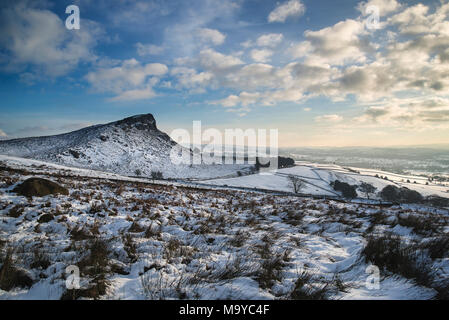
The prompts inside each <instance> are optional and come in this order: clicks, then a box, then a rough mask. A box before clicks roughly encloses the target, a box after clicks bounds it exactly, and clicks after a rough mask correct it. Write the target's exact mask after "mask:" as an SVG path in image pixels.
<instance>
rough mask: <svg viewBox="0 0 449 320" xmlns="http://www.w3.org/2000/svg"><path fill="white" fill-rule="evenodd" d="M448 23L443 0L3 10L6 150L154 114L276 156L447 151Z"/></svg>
mask: <svg viewBox="0 0 449 320" xmlns="http://www.w3.org/2000/svg"><path fill="white" fill-rule="evenodd" d="M71 4H75V5H77V6H78V7H79V9H80V18H81V28H80V29H79V30H67V29H66V28H65V20H66V18H67V17H68V14H66V13H65V9H66V7H67V6H68V5H71ZM373 7H374V8H377V9H378V11H379V18H380V20H379V23H377V24H374V27H373V24H372V23H371V21H373V20H371V19H372V18H373V17H374V16H373V15H372V11H370V8H371V9H372V8H373ZM448 17H449V5H448V4H447V1H439V0H436V1H425V2H423V3H420V1H396V0H369V1H352V0H336V1H324V0H313V1H309V0H301V1H300V0H287V1H268V0H195V1H185V0H182V1H181V0H180V1H170V0H168V1H162V0H160V1H151V0H149V1H143V0H78V1H77V0H71V1H70V0H69V1H50V0H37V1H31V0H29V1H9V0H7V1H2V4H0V30H1V32H0V98H1V99H0V114H1V116H0V138H3V139H7V138H14V137H25V136H37V135H50V134H57V133H63V132H67V131H71V130H75V129H78V128H82V127H84V126H88V125H91V124H96V123H106V122H109V121H114V120H118V119H121V118H123V117H125V116H130V115H135V114H140V113H153V114H154V115H155V117H156V120H157V121H158V126H159V127H160V128H161V129H162V130H164V131H166V132H168V133H170V131H171V130H173V129H175V128H185V129H189V128H191V126H192V121H194V120H201V121H202V123H203V126H204V127H214V128H218V129H225V128H243V129H245V128H256V129H258V128H267V129H268V128H277V129H279V137H280V141H279V144H280V145H281V146H323V145H326V146H349V145H367V146H375V145H412V144H433V143H447V142H449V139H448V137H449V65H448V63H449V49H448V48H449V22H448Z"/></svg>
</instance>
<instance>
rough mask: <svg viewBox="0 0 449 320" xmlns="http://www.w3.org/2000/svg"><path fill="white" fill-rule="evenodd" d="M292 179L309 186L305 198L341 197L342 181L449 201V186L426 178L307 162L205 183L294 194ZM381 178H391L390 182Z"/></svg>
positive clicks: (303, 191)
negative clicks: (339, 185)
mask: <svg viewBox="0 0 449 320" xmlns="http://www.w3.org/2000/svg"><path fill="white" fill-rule="evenodd" d="M290 175H293V176H297V177H299V178H300V179H301V180H303V181H304V182H305V186H304V188H302V189H301V190H300V192H301V193H304V194H312V195H326V196H335V195H338V193H336V192H335V191H334V190H333V188H332V187H331V186H330V183H331V182H332V181H335V180H340V181H341V182H347V183H349V184H351V185H360V184H361V183H362V182H366V183H369V184H372V185H373V186H374V187H376V189H377V191H378V192H379V191H381V190H382V189H383V188H384V187H386V186H387V185H396V186H400V187H407V188H409V189H411V190H416V191H418V192H419V193H421V194H422V195H423V196H430V195H437V196H440V197H446V198H449V192H448V191H449V185H442V184H439V183H433V182H429V181H428V180H427V179H426V178H424V177H420V176H401V175H398V174H394V173H389V172H385V171H377V170H369V169H361V168H344V167H341V166H338V165H320V164H315V163H307V162H298V163H297V165H296V166H295V167H292V168H285V169H279V170H277V171H276V172H273V173H271V174H267V173H265V174H255V175H247V176H242V177H236V178H229V179H214V180H207V181H204V182H205V183H208V184H211V185H221V186H223V185H226V186H232V187H244V188H258V189H266V190H273V191H286V192H292V191H293V188H292V186H291V184H290V182H289V179H288V176H290ZM376 175H377V176H378V177H376ZM380 177H387V178H388V180H386V179H383V178H380ZM407 181H410V182H407ZM415 182H416V183H415ZM426 183H428V185H427V184H426ZM359 196H360V197H365V195H364V194H363V193H361V192H359ZM371 197H373V196H371ZM374 198H375V196H374Z"/></svg>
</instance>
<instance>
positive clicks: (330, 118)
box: [315, 114, 343, 123]
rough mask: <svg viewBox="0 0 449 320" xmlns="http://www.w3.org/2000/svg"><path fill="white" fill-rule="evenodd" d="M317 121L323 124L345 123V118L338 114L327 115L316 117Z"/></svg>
mask: <svg viewBox="0 0 449 320" xmlns="http://www.w3.org/2000/svg"><path fill="white" fill-rule="evenodd" d="M315 121H316V122H321V123H323V122H324V123H337V122H341V121H343V117H342V116H340V115H337V114H326V115H322V116H318V117H315Z"/></svg>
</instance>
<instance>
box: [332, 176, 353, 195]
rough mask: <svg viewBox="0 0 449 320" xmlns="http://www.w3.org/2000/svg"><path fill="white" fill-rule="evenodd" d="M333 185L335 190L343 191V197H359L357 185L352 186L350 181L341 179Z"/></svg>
mask: <svg viewBox="0 0 449 320" xmlns="http://www.w3.org/2000/svg"><path fill="white" fill-rule="evenodd" d="M332 186H333V188H334V190H335V191H339V192H341V194H342V195H343V197H345V198H347V199H354V198H357V191H356V190H357V187H356V186H351V185H350V184H349V183H346V182H341V181H339V180H335V181H334V182H333V183H332Z"/></svg>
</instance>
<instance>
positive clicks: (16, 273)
mask: <svg viewBox="0 0 449 320" xmlns="http://www.w3.org/2000/svg"><path fill="white" fill-rule="evenodd" d="M32 285H33V279H31V277H30V276H29V275H28V274H27V273H26V272H25V271H24V270H21V269H18V268H17V267H16V266H15V265H14V259H13V252H12V250H11V249H9V250H8V251H7V253H6V257H5V259H4V261H3V265H2V267H1V268H0V289H2V290H5V291H10V290H11V289H13V288H30V287H31V286H32Z"/></svg>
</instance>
